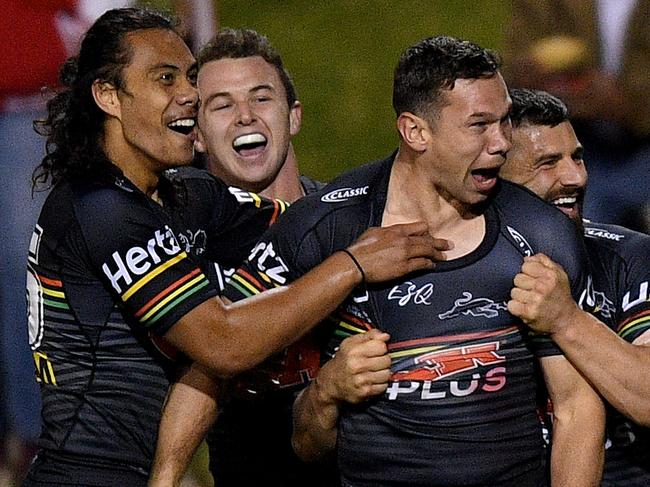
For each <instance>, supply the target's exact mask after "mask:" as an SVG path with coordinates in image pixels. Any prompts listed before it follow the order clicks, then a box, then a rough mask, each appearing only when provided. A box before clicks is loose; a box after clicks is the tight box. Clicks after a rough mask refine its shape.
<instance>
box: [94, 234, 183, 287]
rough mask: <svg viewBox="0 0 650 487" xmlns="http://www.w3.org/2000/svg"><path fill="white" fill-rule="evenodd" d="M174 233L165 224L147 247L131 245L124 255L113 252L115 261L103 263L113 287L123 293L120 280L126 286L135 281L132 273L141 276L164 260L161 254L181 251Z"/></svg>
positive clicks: (169, 254) (170, 254)
mask: <svg viewBox="0 0 650 487" xmlns="http://www.w3.org/2000/svg"><path fill="white" fill-rule="evenodd" d="M181 250H182V249H181V246H180V245H179V244H178V241H177V240H176V237H175V236H174V233H173V232H172V231H171V229H170V228H169V227H168V226H167V225H165V228H164V230H156V231H155V232H154V236H153V238H151V239H149V241H148V242H147V246H146V247H138V246H135V247H131V248H130V249H129V250H127V251H126V254H125V256H124V257H122V256H121V255H120V254H119V252H113V254H112V255H111V257H113V261H112V262H109V263H105V264H103V265H102V270H103V271H104V274H106V277H108V279H109V280H110V281H111V284H112V285H113V288H114V289H115V290H116V291H117V292H118V293H120V294H121V293H122V286H121V285H120V281H124V284H125V285H126V286H129V285H130V284H131V283H132V282H133V276H132V274H135V275H136V276H140V275H142V274H144V273H145V272H147V271H148V270H149V269H151V266H152V265H156V264H160V263H161V262H162V259H161V255H163V257H164V256H165V255H167V256H172V255H176V254H178V253H179V252H181ZM109 264H110V265H109Z"/></svg>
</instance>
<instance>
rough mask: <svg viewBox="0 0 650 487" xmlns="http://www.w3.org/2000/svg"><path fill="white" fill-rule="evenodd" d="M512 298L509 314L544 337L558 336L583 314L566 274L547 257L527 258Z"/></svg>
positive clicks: (538, 255) (511, 294)
mask: <svg viewBox="0 0 650 487" xmlns="http://www.w3.org/2000/svg"><path fill="white" fill-rule="evenodd" d="M510 297H511V298H512V299H511V300H510V301H509V302H508V311H510V312H511V313H512V314H513V315H515V316H517V317H519V318H521V319H522V320H523V322H524V323H526V324H527V325H528V326H530V327H531V328H532V329H534V330H535V331H538V332H542V333H551V334H552V333H555V332H556V331H558V330H559V329H560V328H561V327H563V326H566V325H567V324H568V323H570V322H572V321H573V316H574V314H575V313H579V312H580V308H578V305H577V304H576V303H575V301H574V300H573V297H572V296H571V288H570V285H569V278H568V277H567V275H566V272H564V269H562V267H560V266H559V265H558V264H556V263H555V262H553V261H552V260H551V259H549V258H548V257H547V256H546V255H544V254H536V255H533V256H532V257H525V258H524V264H523V265H522V267H521V271H520V272H519V274H517V275H516V276H515V279H514V287H513V288H512V290H511V291H510Z"/></svg>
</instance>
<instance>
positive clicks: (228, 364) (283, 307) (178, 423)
mask: <svg viewBox="0 0 650 487" xmlns="http://www.w3.org/2000/svg"><path fill="white" fill-rule="evenodd" d="M377 230H379V229H373V230H371V231H370V233H369V234H364V235H365V237H364V236H362V238H361V239H360V240H358V241H357V243H356V244H354V245H352V246H351V247H349V250H350V251H351V252H352V253H353V255H354V256H355V258H356V259H357V260H358V261H359V263H360V265H361V266H362V268H363V270H364V271H363V272H364V274H365V276H366V278H367V279H368V280H369V281H375V280H380V279H387V278H390V276H393V275H399V274H400V273H407V272H410V271H412V270H415V269H419V268H429V267H431V266H432V265H433V264H432V263H431V260H430V258H438V259H440V258H442V256H441V254H440V253H439V252H438V250H437V249H438V248H440V249H445V248H446V246H447V243H446V242H445V241H442V240H434V239H431V238H430V237H428V236H425V235H424V234H425V227H423V226H421V225H418V224H416V225H408V226H402V228H401V229H399V228H397V227H395V228H394V229H393V230H392V231H389V232H388V233H387V232H386V231H385V230H384V229H381V230H379V231H377ZM382 236H383V237H387V238H380V237H382ZM400 246H406V248H405V249H402V250H400V249H399V247H400ZM422 256H426V257H422ZM360 281H361V273H360V272H359V270H358V269H357V268H356V265H355V264H354V263H353V262H352V260H351V259H350V258H349V256H347V255H345V254H344V253H340V252H339V253H336V254H334V255H333V256H332V257H330V258H329V259H327V260H326V261H325V262H323V264H321V265H320V266H318V267H316V268H315V269H314V270H312V271H311V272H309V273H308V274H306V275H305V276H303V277H302V278H301V279H299V280H297V281H296V282H295V283H293V284H290V285H289V286H286V287H285V288H280V289H276V290H273V291H267V292H264V293H262V294H260V295H258V296H255V297H254V298H250V299H246V300H244V301H241V302H239V303H236V304H232V305H228V306H226V305H224V304H223V303H222V302H221V301H218V300H214V303H204V304H203V305H201V306H200V307H199V308H197V309H195V310H194V311H192V312H190V313H188V314H187V315H186V316H185V317H183V318H182V319H181V320H180V321H179V322H178V323H177V324H176V325H174V326H173V327H172V329H171V330H170V332H168V333H167V335H166V336H165V338H167V339H168V340H169V341H170V342H171V343H172V344H174V345H175V346H176V347H178V348H180V349H181V350H183V351H184V352H185V353H187V354H188V355H190V356H191V357H192V358H193V359H194V360H196V361H197V362H203V363H204V364H205V365H206V366H207V367H210V368H211V369H212V370H210V371H209V370H208V369H206V368H205V367H199V366H193V367H192V369H191V370H190V372H188V374H186V375H185V376H184V377H183V379H182V381H181V383H180V384H176V385H174V386H173V387H172V390H171V393H170V396H169V398H168V402H167V404H166V406H165V409H164V411H163V418H162V420H161V425H160V431H159V438H158V445H157V450H156V459H155V462H154V468H153V471H152V477H151V481H150V486H152V487H153V486H156V487H161V486H172V485H177V484H178V482H179V481H180V478H181V477H182V475H183V473H184V472H185V469H186V468H187V465H188V463H189V461H190V459H191V457H192V455H193V453H194V451H195V449H196V447H197V446H198V444H199V443H200V442H201V440H202V439H203V437H204V436H205V434H206V433H207V430H208V429H209V427H210V425H211V424H212V423H213V422H214V419H215V418H216V408H217V404H216V390H217V386H216V382H217V377H216V376H219V375H221V376H229V375H234V374H236V373H238V372H241V371H243V370H246V369H248V368H251V367H253V366H254V365H255V364H256V363H258V362H261V361H262V360H264V359H265V358H266V357H267V356H268V355H270V354H271V353H272V352H274V351H278V350H281V349H282V348H284V347H286V346H287V345H288V344H290V343H291V342H292V341H294V340H296V339H297V338H298V337H299V336H300V335H302V334H304V333H305V332H306V331H307V330H308V329H309V328H310V327H311V326H313V325H314V324H316V323H318V322H319V321H320V320H322V319H323V318H324V317H325V316H326V315H327V314H329V313H330V312H331V311H333V310H334V308H335V307H336V306H337V305H338V304H339V303H340V302H341V301H342V300H343V299H344V298H345V297H346V296H347V295H348V294H349V293H350V291H352V289H353V288H354V287H355V286H356V285H357V284H358V283H359V282H360ZM213 374H214V375H213Z"/></svg>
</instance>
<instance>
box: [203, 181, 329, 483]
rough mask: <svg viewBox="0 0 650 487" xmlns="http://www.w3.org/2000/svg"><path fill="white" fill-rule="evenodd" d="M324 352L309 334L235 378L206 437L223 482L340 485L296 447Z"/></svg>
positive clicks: (309, 188)
mask: <svg viewBox="0 0 650 487" xmlns="http://www.w3.org/2000/svg"><path fill="white" fill-rule="evenodd" d="M300 184H301V185H302V188H303V190H304V192H305V194H310V193H314V192H316V191H318V190H320V189H322V188H323V187H324V186H325V184H324V183H322V182H320V181H316V180H314V179H311V178H309V177H308V176H305V175H301V176H300ZM235 270H236V269H231V270H229V271H227V272H224V273H223V276H224V277H223V278H222V279H221V280H220V282H222V283H224V285H225V282H226V280H227V277H228V276H231V275H232V274H233V273H234V272H235ZM320 357H321V354H320V350H319V348H318V345H317V344H316V343H315V341H314V339H313V337H312V336H311V334H310V335H308V336H306V337H303V338H302V339H301V340H299V341H298V342H296V343H293V344H292V345H290V346H289V347H287V348H286V349H285V350H283V351H282V352H280V353H279V354H277V355H276V356H274V357H271V358H270V359H268V360H267V361H266V362H265V363H263V364H261V365H260V366H258V367H256V368H255V369H253V370H252V371H249V372H246V373H244V374H242V375H241V376H239V377H237V378H235V379H234V380H233V381H230V387H229V393H230V394H227V395H226V396H225V397H224V398H222V399H221V402H220V404H219V415H218V417H217V420H216V422H215V424H214V426H213V427H212V429H211V431H210V432H209V433H208V436H207V443H208V446H209V449H210V470H211V471H212V474H213V476H214V477H215V478H216V479H218V481H219V485H220V486H223V487H232V486H239V485H242V484H247V485H248V484H254V483H258V484H261V485H267V486H282V487H294V486H296V487H297V486H301V487H302V486H305V485H309V486H311V487H318V486H321V485H322V486H325V485H327V486H332V485H337V484H336V474H335V472H333V469H332V466H331V465H329V464H328V465H323V466H322V468H321V466H320V465H319V466H316V465H313V464H310V465H306V464H304V463H303V462H301V461H300V460H299V459H298V457H297V456H296V454H295V452H294V451H293V448H292V447H291V434H292V426H293V425H292V406H293V402H294V400H295V397H296V395H297V394H298V392H300V391H301V390H302V389H303V388H304V387H305V386H306V385H307V384H309V382H310V381H311V380H312V379H313V378H314V377H315V376H316V373H317V371H318V369H319V367H320Z"/></svg>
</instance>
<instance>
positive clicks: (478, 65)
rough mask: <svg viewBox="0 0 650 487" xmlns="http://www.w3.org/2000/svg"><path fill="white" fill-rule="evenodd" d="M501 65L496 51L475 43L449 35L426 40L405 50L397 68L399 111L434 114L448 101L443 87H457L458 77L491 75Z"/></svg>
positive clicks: (395, 95) (395, 85)
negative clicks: (455, 85) (444, 97)
mask: <svg viewBox="0 0 650 487" xmlns="http://www.w3.org/2000/svg"><path fill="white" fill-rule="evenodd" d="M499 66H500V60H499V57H498V55H497V54H496V53H495V52H493V51H490V50H488V49H484V48H482V47H480V46H478V45H476V44H474V43H472V42H469V41H466V40H461V39H456V38H453V37H447V36H436V37H429V38H426V39H423V40H421V41H419V42H418V43H416V44H414V45H412V46H411V47H409V48H408V49H406V51H404V53H403V54H402V56H401V57H400V60H399V62H398V64H397V67H396V68H395V77H394V83H393V108H394V109H395V113H396V114H397V115H398V116H399V115H400V114H401V113H403V112H411V113H414V114H415V115H418V116H422V117H432V116H433V115H434V113H433V112H435V111H436V110H437V109H438V108H440V107H441V106H442V104H443V103H444V99H443V97H442V90H444V89H447V90H451V89H453V87H454V83H455V81H456V80H457V79H479V78H491V77H492V76H494V75H495V74H496V73H497V72H498V70H499Z"/></svg>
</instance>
